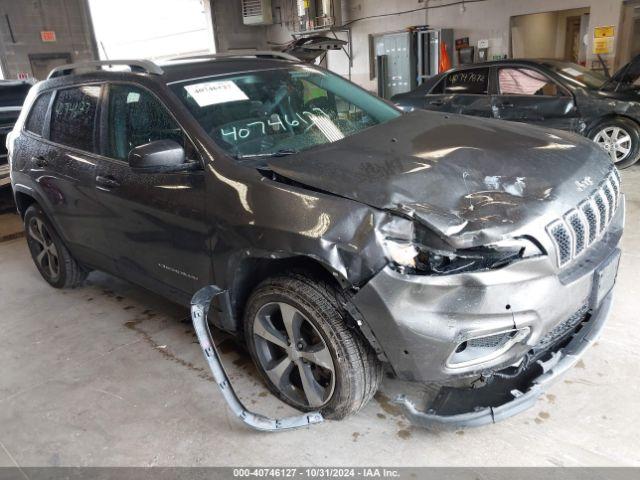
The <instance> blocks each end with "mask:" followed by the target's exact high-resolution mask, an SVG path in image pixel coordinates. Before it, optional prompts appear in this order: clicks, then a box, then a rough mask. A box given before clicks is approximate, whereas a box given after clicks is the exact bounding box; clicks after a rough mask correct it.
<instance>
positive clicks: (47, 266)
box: [28, 217, 60, 280]
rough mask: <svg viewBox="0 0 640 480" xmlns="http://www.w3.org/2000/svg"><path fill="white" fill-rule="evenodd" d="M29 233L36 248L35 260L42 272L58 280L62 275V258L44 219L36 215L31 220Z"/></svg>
mask: <svg viewBox="0 0 640 480" xmlns="http://www.w3.org/2000/svg"><path fill="white" fill-rule="evenodd" d="M28 233H29V238H30V239H31V240H32V242H31V244H32V245H33V248H34V255H33V258H34V260H35V261H36V263H37V264H38V265H39V266H40V269H41V271H42V272H44V273H45V274H47V275H48V276H49V278H50V279H51V280H56V279H57V278H58V277H59V276H60V260H59V256H58V249H57V248H56V245H55V243H54V242H53V238H51V233H50V232H49V229H48V228H47V226H46V225H45V224H44V222H43V221H42V220H40V219H39V218H35V217H34V218H32V219H31V220H30V222H29V231H28Z"/></svg>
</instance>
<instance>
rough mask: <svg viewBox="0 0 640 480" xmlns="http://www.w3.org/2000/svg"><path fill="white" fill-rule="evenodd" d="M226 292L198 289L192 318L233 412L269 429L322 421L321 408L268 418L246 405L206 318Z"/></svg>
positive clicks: (257, 427) (246, 420)
mask: <svg viewBox="0 0 640 480" xmlns="http://www.w3.org/2000/svg"><path fill="white" fill-rule="evenodd" d="M226 293H227V292H226V290H222V289H220V288H219V287H217V286H215V285H209V286H206V287H203V288H201V289H200V290H198V291H197V292H196V293H195V295H194V296H193V298H192V299H191V320H192V321H193V327H194V328H195V330H196V335H197V336H198V341H199V342H200V347H201V348H202V351H203V353H204V357H205V359H206V360H207V363H208V364H209V368H210V369H211V373H212V374H213V378H214V379H215V381H216V383H217V384H218V387H220V391H221V392H222V396H223V397H224V399H225V400H226V401H227V404H228V405H229V407H230V408H231V410H232V411H233V413H234V414H235V415H236V416H237V417H238V418H239V419H240V420H242V421H243V422H244V423H245V424H246V425H248V426H249V427H251V428H254V429H256V430H261V431H266V432H280V431H282V430H290V429H294V428H301V427H306V426H308V425H313V424H315V423H321V422H323V421H324V418H323V417H322V415H321V414H320V413H319V412H308V413H305V414H303V415H298V416H291V417H284V418H269V417H266V416H264V415H260V414H258V413H253V412H250V411H249V410H247V409H246V408H245V406H244V405H243V404H242V402H241V401H240V399H239V398H238V396H237V395H236V393H235V391H234V390H233V387H232V386H231V382H230V381H229V377H228V376H227V373H226V372H225V369H224V366H223V365H222V362H221V361H220V356H219V355H218V351H217V350H216V347H215V343H214V341H213V338H212V337H211V330H210V329H209V323H208V321H207V314H208V312H209V307H210V305H211V302H212V301H213V299H214V298H215V297H217V296H218V295H225V294H226Z"/></svg>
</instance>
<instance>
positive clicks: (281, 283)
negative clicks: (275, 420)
mask: <svg viewBox="0 0 640 480" xmlns="http://www.w3.org/2000/svg"><path fill="white" fill-rule="evenodd" d="M345 301H348V300H347V299H346V298H345V297H344V295H342V293H341V292H339V291H338V289H336V288H334V287H333V286H332V285H330V284H328V283H326V282H323V281H319V280H315V279H311V278H309V277H307V276H306V275H302V274H290V275H286V276H279V277H274V278H269V279H267V280H265V281H264V282H262V283H261V284H260V285H258V287H257V288H256V289H255V290H254V291H253V293H252V294H251V296H250V297H249V300H248V301H247V305H246V308H245V315H244V332H245V340H246V343H247V346H248V349H249V352H250V353H251V357H252V359H253V361H254V363H255V364H256V366H257V367H258V371H259V372H260V374H261V376H262V378H263V380H264V381H265V383H266V384H267V386H268V388H269V390H271V392H273V394H274V395H276V396H277V397H278V398H280V399H281V400H282V401H284V402H286V403H288V404H289V405H292V406H293V407H295V408H297V409H299V410H302V411H311V410H318V411H320V413H322V415H323V416H325V417H326V418H331V419H342V418H344V417H346V416H347V415H350V414H352V413H355V412H357V411H358V410H360V409H361V408H362V407H364V406H365V405H366V404H367V402H368V401H369V400H370V399H371V397H373V395H374V394H375V392H376V391H377V390H378V386H379V385H380V382H381V380H382V365H381V363H380V361H379V360H378V358H377V357H376V355H375V353H374V352H373V350H372V349H371V347H370V346H369V345H368V344H367V343H366V342H365V341H364V340H363V339H362V338H361V337H360V335H359V334H358V332H357V331H354V330H352V329H350V328H349V327H348V326H347V321H346V320H347V314H346V312H345V311H344V308H343V307H342V305H343V304H344V302H345ZM289 333H291V335H289ZM291 337H293V338H291ZM303 376H304V379H303Z"/></svg>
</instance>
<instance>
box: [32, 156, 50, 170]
mask: <svg viewBox="0 0 640 480" xmlns="http://www.w3.org/2000/svg"><path fill="white" fill-rule="evenodd" d="M31 161H32V162H33V164H34V165H35V166H36V167H38V168H44V167H46V166H47V165H49V162H48V161H47V159H46V158H44V157H43V156H42V155H38V156H36V157H31Z"/></svg>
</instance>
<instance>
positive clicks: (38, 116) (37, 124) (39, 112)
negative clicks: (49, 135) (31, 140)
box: [24, 92, 51, 135]
mask: <svg viewBox="0 0 640 480" xmlns="http://www.w3.org/2000/svg"><path fill="white" fill-rule="evenodd" d="M50 101H51V92H47V93H43V94H42V95H40V96H39V97H38V98H36V101H35V102H33V106H32V107H31V111H30V112H29V117H28V118H27V122H26V123H25V126H24V128H25V130H28V131H30V132H31V133H35V134H36V135H42V127H43V126H44V120H45V118H46V116H47V110H48V109H49V102H50Z"/></svg>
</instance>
